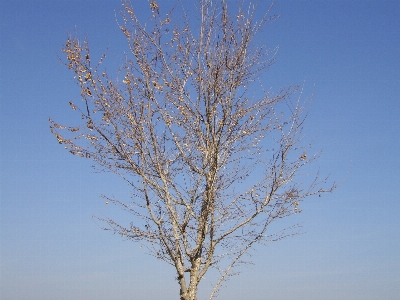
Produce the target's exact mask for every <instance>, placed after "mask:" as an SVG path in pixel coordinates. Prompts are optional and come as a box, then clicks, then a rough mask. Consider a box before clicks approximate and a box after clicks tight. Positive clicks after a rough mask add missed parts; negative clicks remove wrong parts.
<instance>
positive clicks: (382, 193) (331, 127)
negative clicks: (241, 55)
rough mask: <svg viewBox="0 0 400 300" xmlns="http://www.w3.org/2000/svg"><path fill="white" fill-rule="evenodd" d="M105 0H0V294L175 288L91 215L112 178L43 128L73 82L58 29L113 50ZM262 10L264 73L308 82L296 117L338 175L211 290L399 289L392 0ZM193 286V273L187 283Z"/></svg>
mask: <svg viewBox="0 0 400 300" xmlns="http://www.w3.org/2000/svg"><path fill="white" fill-rule="evenodd" d="M132 2H133V3H134V8H136V9H137V10H138V11H139V12H141V11H143V12H145V11H146V10H147V9H148V3H147V1H139V0H132ZM158 2H159V4H160V6H161V7H163V6H168V7H169V6H170V4H171V3H172V1H161V0H160V1H158ZM187 2H189V1H187ZM269 4H270V1H261V4H260V6H259V9H260V11H262V10H263V9H267V8H268V6H269ZM188 5H190V4H188ZM119 8H120V2H119V1H118V0H115V1H105V0H104V1H94V0H90V1H89V0H79V1H78V0H68V1H61V0H30V1H26V0H0V22H1V24H0V30H1V40H0V43H1V46H0V47H1V48H0V55H1V57H0V59H1V60H0V68H1V78H0V80H1V81H0V83H1V86H0V101H1V104H0V113H1V118H0V126H1V140H0V143H1V155H0V157H1V169H0V176H1V177H0V188H1V194H0V197H1V207H0V209H1V210H0V213H1V220H0V230H1V232H0V237H1V273H0V274H1V280H0V298H1V299H14V300H53V299H74V300H108V299H114V300H123V299H149V300H153V299H154V300H155V299H177V297H178V285H177V282H176V280H175V279H174V277H175V274H174V271H173V269H172V268H170V267H169V266H167V265H166V264H165V263H163V262H159V261H157V260H155V258H153V257H151V256H149V255H147V254H146V252H145V251H144V249H141V248H140V245H139V244H135V243H132V242H129V241H124V240H122V239H121V238H120V237H118V236H114V235H112V234H110V233H108V232H105V231H102V230H101V229H100V225H101V224H98V223H96V222H95V221H94V220H93V219H92V215H93V214H95V215H98V216H102V215H108V214H111V213H114V214H118V211H114V210H113V208H112V207H110V206H106V205H105V204H104V201H103V199H102V198H100V197H99V195H100V194H107V195H114V196H119V197H121V198H125V199H127V198H128V197H129V190H128V189H127V187H126V186H124V184H123V183H122V182H121V181H120V180H119V178H117V177H114V176H113V175H110V174H98V173H95V172H94V171H93V169H91V168H90V162H89V161H88V160H83V159H80V158H77V157H75V156H72V155H70V154H69V153H68V152H67V151H64V149H63V147H62V146H61V145H59V144H58V143H57V141H56V139H55V138H54V136H52V135H51V134H50V131H49V124H48V120H47V119H48V117H49V116H51V117H52V118H54V119H55V120H57V121H60V123H62V121H64V120H66V121H68V120H72V119H73V117H74V116H75V115H73V114H72V113H71V110H70V109H69V106H68V102H69V101H78V98H79V88H78V86H77V85H75V83H74V82H73V80H72V74H71V73H70V72H69V71H68V70H67V69H66V68H65V67H64V66H63V65H62V64H61V63H60V61H59V58H58V56H60V57H61V56H63V54H62V53H61V51H60V49H61V47H62V45H63V44H64V43H65V40H66V36H67V31H74V30H75V26H76V28H77V30H78V33H79V35H80V36H81V37H84V36H87V37H88V40H89V43H90V45H91V48H92V51H94V53H95V54H96V53H97V55H100V53H102V52H103V51H104V50H105V49H106V47H107V46H110V51H111V52H112V53H115V54H116V55H119V54H122V53H123V51H124V50H126V48H125V44H124V36H123V34H122V33H121V32H120V31H119V29H118V26H117V24H116V21H115V14H114V10H118V9H119ZM273 13H276V14H280V15H281V17H280V18H279V19H278V20H277V21H276V22H274V23H273V24H271V25H268V26H267V27H266V28H265V30H264V31H263V32H262V34H261V35H260V36H259V40H260V41H264V42H265V44H267V45H269V46H271V47H275V46H278V45H279V52H278V54H277V61H276V63H275V64H274V65H273V66H272V67H271V68H270V70H269V72H268V73H267V74H266V77H265V78H266V83H265V85H266V86H269V87H271V88H273V89H277V88H278V87H280V86H284V85H287V84H291V83H299V84H303V83H304V85H305V95H311V94H313V102H312V106H311V109H310V114H309V118H308V120H307V125H306V131H305V132H306V134H307V138H309V139H314V140H315V147H316V148H322V149H323V153H322V156H321V159H320V160H319V162H318V166H319V167H320V169H321V171H322V172H323V173H324V174H328V173H330V174H331V178H333V179H335V180H337V181H340V182H341V184H340V186H339V188H338V189H337V190H336V191H335V193H333V194H329V195H324V196H323V197H321V198H310V199H308V201H306V202H305V203H304V204H302V209H303V213H302V214H299V215H298V216H295V217H293V219H292V220H289V219H288V221H292V222H293V223H297V222H298V223H301V224H302V226H303V232H304V234H302V235H299V236H296V237H293V238H289V239H286V240H284V241H280V242H277V243H272V244H270V245H269V247H267V248H257V252H256V253H255V254H256V255H255V256H254V257H253V258H254V259H253V262H254V263H255V264H254V266H251V267H249V268H245V269H243V273H242V275H241V276H239V277H234V278H232V279H231V280H230V281H229V282H228V283H227V285H226V286H227V287H226V288H225V289H224V290H223V291H222V292H221V293H220V297H219V298H218V299H249V300H256V299H257V300H261V299H274V300H277V299H282V300H283V299H285V300H286V299H297V300H310V299H327V300H328V299H341V300H354V299H360V300H361V299H363V300H368V299H388V300H389V299H390V300H391V299H393V300H394V299H398V295H400V218H399V212H400V196H399V186H400V171H399V170H400V117H399V113H400V1H383V0H380V1H378V0H376V1H368V0H365V1H364V0H363V1H361V0H360V1H354V0H346V1H340V0H337V1H336V0H326V1H322V0H321V1H311V0H302V1H300V0H299V1H295V0H291V1H288V0H281V1H277V3H276V5H275V7H274V8H273ZM112 61H113V57H112V56H111V58H110V60H109V62H112ZM115 61H117V59H115ZM208 289H209V282H208V281H207V279H206V280H205V282H204V283H203V284H202V285H201V292H200V299H204V298H205V297H206V293H205V292H204V291H208Z"/></svg>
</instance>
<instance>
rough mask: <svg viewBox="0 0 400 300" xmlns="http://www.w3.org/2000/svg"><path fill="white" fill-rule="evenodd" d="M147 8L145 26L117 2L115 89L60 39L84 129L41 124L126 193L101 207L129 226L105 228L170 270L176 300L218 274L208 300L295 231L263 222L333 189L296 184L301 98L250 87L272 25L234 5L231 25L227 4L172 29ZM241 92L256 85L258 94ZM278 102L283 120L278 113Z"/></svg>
mask: <svg viewBox="0 0 400 300" xmlns="http://www.w3.org/2000/svg"><path fill="white" fill-rule="evenodd" d="M150 10H151V18H150V20H151V22H150V23H151V25H150V26H149V25H147V27H146V25H143V24H142V23H141V22H140V21H139V19H138V17H137V15H136V14H135V12H134V9H133V8H132V6H131V4H130V3H128V2H123V10H122V17H121V18H122V21H121V22H120V23H121V24H120V30H121V31H122V32H123V33H124V35H125V36H126V39H127V42H128V47H129V53H128V54H126V56H125V59H124V62H123V63H122V66H121V68H120V72H119V74H120V75H119V76H120V78H119V79H118V78H117V79H116V80H112V79H111V77H110V76H109V74H108V73H107V72H106V71H105V69H102V68H101V66H102V64H101V63H102V61H103V60H104V58H105V55H103V56H102V57H101V59H100V61H99V62H98V63H96V64H93V63H92V60H91V55H90V52H89V46H88V42H87V40H84V41H83V43H81V42H80V41H79V40H78V38H77V37H76V36H72V35H70V36H69V37H68V40H67V43H66V45H65V47H63V52H65V53H66V55H67V62H66V65H67V66H68V68H69V69H71V70H72V71H73V72H74V73H75V78H76V80H77V83H78V85H79V86H80V89H81V95H82V100H83V102H82V103H83V104H82V105H76V104H74V103H72V102H70V105H71V107H72V109H73V110H75V111H77V112H78V113H79V114H80V116H81V118H82V120H83V124H81V125H80V126H77V127H67V126H62V125H59V124H56V123H55V122H54V121H53V120H51V119H50V127H51V131H52V133H53V134H54V135H55V136H56V138H57V140H58V142H59V143H60V144H64V145H65V148H66V149H68V150H69V151H70V152H71V153H72V154H75V155H79V156H82V157H85V158H91V159H93V160H94V161H95V162H96V163H97V164H98V165H99V167H100V168H102V169H104V170H110V171H112V172H114V173H116V174H118V175H119V176H121V178H123V179H124V180H125V181H126V182H127V183H128V184H129V185H130V186H131V188H132V189H133V190H134V192H135V195H134V196H133V197H132V199H131V201H130V202H129V203H126V202H123V201H120V200H118V199H113V198H110V197H105V198H106V201H107V202H110V203H113V204H115V205H118V206H120V207H121V208H122V209H124V210H126V211H128V212H129V213H131V214H132V215H133V216H134V219H133V221H132V223H131V224H120V223H118V222H117V221H116V220H114V219H111V218H102V219H101V220H102V221H104V222H105V223H106V227H105V229H108V230H112V231H114V232H115V233H118V234H120V235H121V236H123V237H126V238H128V239H131V240H133V241H142V242H143V241H144V242H147V243H148V245H149V249H150V251H151V252H152V254H153V255H154V256H156V257H157V258H159V259H162V260H163V261H165V262H167V263H169V264H171V265H172V266H173V267H174V268H175V270H176V274H177V280H178V283H179V286H180V299H182V300H193V299H197V296H196V295H197V289H198V285H199V283H200V281H201V280H202V278H203V277H204V275H205V274H206V272H207V271H209V270H210V269H212V268H214V269H216V270H218V271H219V272H220V278H219V280H218V281H217V282H216V284H215V287H214V289H213V291H212V293H211V296H210V299H211V298H213V297H214V296H215V293H216V291H217V290H218V289H219V288H220V286H221V283H222V282H223V281H224V280H225V279H227V277H228V276H230V275H232V273H231V271H232V268H233V266H235V265H237V264H239V263H246V262H247V261H246V260H244V258H245V254H248V250H249V249H250V248H251V247H253V246H254V245H255V244H256V243H263V242H270V241H275V240H279V239H281V238H283V237H285V236H289V235H291V234H294V233H295V232H294V231H292V230H290V229H291V228H287V229H288V231H285V230H284V231H280V232H275V233H270V232H269V231H267V228H269V225H270V224H271V223H272V222H273V221H276V220H279V219H282V218H284V217H287V216H290V215H292V214H295V213H297V212H300V209H299V208H298V206H299V204H300V202H301V200H303V199H304V198H306V197H308V196H311V195H314V194H318V193H323V192H330V191H332V189H333V188H334V185H333V186H331V187H329V188H327V189H324V188H322V187H321V185H322V183H324V182H325V179H323V180H320V179H319V177H318V175H316V177H315V179H314V177H313V179H312V180H311V181H310V182H309V184H307V185H306V184H302V183H301V182H298V180H297V178H298V177H299V176H298V175H299V170H300V169H301V168H303V167H304V166H306V165H308V164H309V163H311V162H312V161H314V160H315V158H316V157H317V155H309V156H307V155H306V152H305V151H306V149H307V146H304V145H302V138H303V136H302V128H303V123H304V120H305V116H303V110H304V107H303V106H302V103H301V101H300V96H301V93H300V96H299V97H297V98H296V100H295V101H293V100H291V95H293V94H294V93H295V92H296V91H297V90H298V89H299V87H293V86H290V87H287V88H282V89H281V90H280V91H279V92H277V93H275V94H272V93H271V92H267V91H265V90H264V88H263V85H262V83H261V80H260V75H261V74H262V73H263V72H262V71H265V70H266V69H267V68H268V67H269V66H270V64H271V63H272V62H273V55H274V51H273V50H270V49H267V48H265V47H261V46H259V45H257V43H255V40H254V38H255V36H256V34H257V33H258V32H259V31H260V29H261V28H262V27H263V26H264V25H265V24H266V23H268V22H269V21H271V20H272V19H274V17H269V11H268V12H267V13H266V14H265V15H264V16H263V17H262V18H261V19H260V20H259V21H258V22H256V21H255V20H254V15H255V12H256V7H255V6H249V8H248V9H243V6H239V8H238V12H237V14H236V15H234V16H233V15H231V14H230V11H229V10H228V4H227V1H226V0H215V1H211V0H200V1H199V3H198V13H199V23H200V24H199V27H198V28H199V29H198V30H196V28H197V27H196V28H194V26H193V28H192V27H191V23H190V22H189V18H188V15H186V14H185V13H184V14H183V21H182V22H181V24H183V25H182V26H178V25H177V24H175V25H172V24H173V23H172V22H171V18H172V11H171V12H169V13H168V14H166V15H164V16H163V15H162V14H161V13H160V7H159V5H158V4H157V3H156V2H155V1H150ZM121 79H122V80H121ZM249 86H252V87H253V86H258V87H260V93H259V94H258V96H257V94H255V93H253V92H252V90H249ZM282 104H284V105H285V106H283V107H286V109H284V108H281V109H284V110H285V111H286V112H285V114H281V113H278V111H277V110H278V107H280V105H282ZM65 129H66V130H65ZM254 171H257V178H254V176H252V174H253V172H254ZM260 174H261V175H260Z"/></svg>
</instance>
